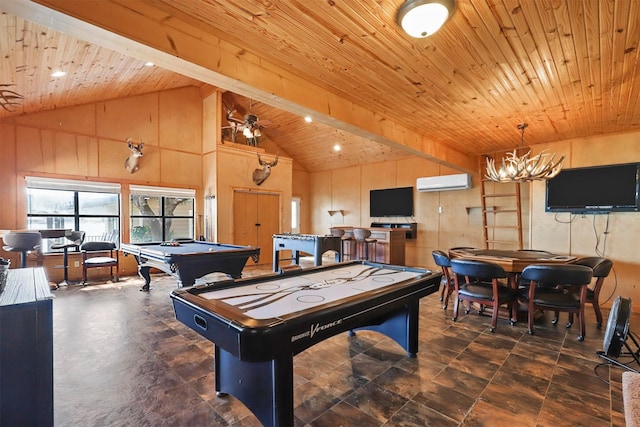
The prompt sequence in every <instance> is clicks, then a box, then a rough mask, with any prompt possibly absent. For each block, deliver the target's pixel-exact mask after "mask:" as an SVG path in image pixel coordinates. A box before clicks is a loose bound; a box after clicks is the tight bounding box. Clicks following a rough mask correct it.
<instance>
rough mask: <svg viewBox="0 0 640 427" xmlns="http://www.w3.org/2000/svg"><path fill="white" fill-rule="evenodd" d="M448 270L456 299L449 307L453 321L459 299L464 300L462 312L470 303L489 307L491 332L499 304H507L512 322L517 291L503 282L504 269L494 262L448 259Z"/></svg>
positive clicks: (466, 310)
mask: <svg viewBox="0 0 640 427" xmlns="http://www.w3.org/2000/svg"><path fill="white" fill-rule="evenodd" d="M451 271H452V273H453V281H454V283H455V290H456V301H455V305H454V307H453V321H454V322H455V321H456V320H457V319H458V308H459V305H460V302H461V301H466V309H465V314H468V313H469V312H470V311H471V303H478V304H480V306H481V309H480V310H479V313H480V314H481V313H482V311H483V310H484V307H491V308H492V311H493V313H492V317H491V328H490V329H489V330H490V331H491V332H494V331H495V329H496V327H497V325H498V311H499V308H500V306H501V305H503V304H507V306H508V308H509V313H510V315H511V318H510V319H509V321H510V323H511V325H515V323H516V309H517V307H516V306H517V304H516V302H517V300H518V295H519V293H518V291H517V290H516V289H513V288H511V287H509V286H507V285H506V282H504V279H506V278H507V273H506V272H505V271H504V269H503V268H502V267H500V266H499V265H497V264H493V263H491V262H485V261H475V260H468V259H457V258H455V259H452V260H451Z"/></svg>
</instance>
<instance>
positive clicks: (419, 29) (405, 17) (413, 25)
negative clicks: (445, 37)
mask: <svg viewBox="0 0 640 427" xmlns="http://www.w3.org/2000/svg"><path fill="white" fill-rule="evenodd" d="M455 6H456V2H455V0H407V1H405V2H404V4H403V5H402V6H400V9H398V14H397V15H396V22H397V23H398V25H400V27H402V29H403V30H404V31H405V32H406V33H407V34H408V35H410V36H411V37H415V38H423V37H428V36H430V35H432V34H433V33H435V32H436V31H438V30H439V29H440V27H442V25H443V24H444V23H445V22H446V21H447V19H449V17H450V16H451V15H452V14H453V11H454V9H455Z"/></svg>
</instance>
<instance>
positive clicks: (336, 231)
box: [331, 228, 353, 261]
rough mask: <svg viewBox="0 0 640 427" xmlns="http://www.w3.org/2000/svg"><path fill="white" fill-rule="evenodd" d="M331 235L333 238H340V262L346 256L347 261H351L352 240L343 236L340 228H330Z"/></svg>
mask: <svg viewBox="0 0 640 427" xmlns="http://www.w3.org/2000/svg"><path fill="white" fill-rule="evenodd" d="M331 235H332V236H334V237H340V251H341V252H342V253H341V254H340V255H341V256H342V260H343V261H345V260H346V258H345V256H348V257H349V259H351V249H352V248H351V243H352V242H353V238H352V237H349V236H345V235H344V230H343V229H342V228H331ZM347 248H348V249H347Z"/></svg>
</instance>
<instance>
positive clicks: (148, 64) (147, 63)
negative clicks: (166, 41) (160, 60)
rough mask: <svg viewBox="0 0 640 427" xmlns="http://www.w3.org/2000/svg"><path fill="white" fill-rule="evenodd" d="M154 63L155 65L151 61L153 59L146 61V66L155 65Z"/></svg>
mask: <svg viewBox="0 0 640 427" xmlns="http://www.w3.org/2000/svg"><path fill="white" fill-rule="evenodd" d="M153 65H154V63H153V62H151V61H147V62H145V63H144V66H145V67H153Z"/></svg>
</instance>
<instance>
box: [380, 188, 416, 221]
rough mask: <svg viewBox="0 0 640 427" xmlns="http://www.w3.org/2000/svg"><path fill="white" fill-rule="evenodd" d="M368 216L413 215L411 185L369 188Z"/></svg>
mask: <svg viewBox="0 0 640 427" xmlns="http://www.w3.org/2000/svg"><path fill="white" fill-rule="evenodd" d="M369 216H370V217H372V218H377V217H387V216H413V187H401V188H386V189H383V190H371V191H370V192H369Z"/></svg>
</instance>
